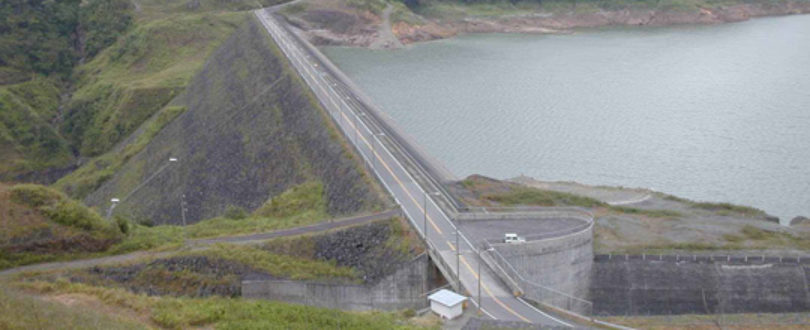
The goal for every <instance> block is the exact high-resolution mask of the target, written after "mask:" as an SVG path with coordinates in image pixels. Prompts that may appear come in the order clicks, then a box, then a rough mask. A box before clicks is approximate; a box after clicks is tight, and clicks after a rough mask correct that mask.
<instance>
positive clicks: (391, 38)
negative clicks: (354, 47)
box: [369, 4, 404, 49]
mask: <svg viewBox="0 0 810 330" xmlns="http://www.w3.org/2000/svg"><path fill="white" fill-rule="evenodd" d="M392 11H394V6H391V4H388V6H387V7H385V10H383V12H382V20H383V21H382V23H380V29H379V30H377V39H376V40H374V42H372V43H371V45H370V46H369V48H371V49H388V48H402V47H404V46H403V45H402V42H400V41H399V38H397V37H396V36H395V35H394V31H393V30H391V12H392Z"/></svg>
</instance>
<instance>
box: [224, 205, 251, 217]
mask: <svg viewBox="0 0 810 330" xmlns="http://www.w3.org/2000/svg"><path fill="white" fill-rule="evenodd" d="M225 217H226V218H228V219H231V220H242V219H244V218H247V212H246V211H245V209H243V208H241V207H239V206H236V205H228V206H227V207H225Z"/></svg>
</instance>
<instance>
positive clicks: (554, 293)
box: [485, 242, 593, 321]
mask: <svg viewBox="0 0 810 330" xmlns="http://www.w3.org/2000/svg"><path fill="white" fill-rule="evenodd" d="M485 244H486V245H485V246H486V247H487V249H486V251H487V252H488V255H490V256H491V257H492V259H493V261H494V262H495V267H492V268H493V269H497V271H499V272H500V273H501V274H502V278H506V279H507V280H506V281H505V282H507V283H506V284H507V285H509V284H510V283H512V284H513V285H510V287H512V286H514V287H515V288H517V291H518V293H520V295H522V296H524V297H527V298H529V299H531V300H535V301H537V302H538V303H540V304H542V305H547V306H549V307H551V308H554V309H557V310H562V311H563V312H565V313H567V314H571V315H572V316H575V317H579V318H582V319H587V320H591V321H592V320H593V302H590V301H588V300H585V299H582V298H578V297H574V296H572V295H570V294H567V293H565V292H562V291H559V290H556V289H553V288H550V287H547V286H544V285H542V284H539V283H535V282H533V281H530V280H528V279H526V278H525V277H523V275H521V274H520V272H518V271H517V270H516V269H515V267H514V266H512V264H511V263H510V262H509V261H508V260H506V258H505V257H504V256H503V255H501V253H500V252H498V249H497V248H495V247H494V246H492V245H491V244H490V243H488V242H487V243H485Z"/></svg>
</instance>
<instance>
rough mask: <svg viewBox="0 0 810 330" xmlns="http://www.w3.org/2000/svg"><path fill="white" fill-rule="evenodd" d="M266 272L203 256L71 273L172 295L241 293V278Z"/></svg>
mask: <svg viewBox="0 0 810 330" xmlns="http://www.w3.org/2000/svg"><path fill="white" fill-rule="evenodd" d="M248 276H250V277H257V276H264V277H266V276H269V275H267V274H265V273H263V272H261V271H258V270H256V269H253V268H251V267H250V266H247V265H244V264H241V263H237V262H233V261H228V260H222V259H215V258H210V257H206V256H180V257H172V258H166V259H158V260H155V261H152V262H150V263H148V264H136V265H131V266H121V267H93V268H90V269H88V270H86V271H82V272H78V273H75V274H74V275H73V276H72V277H71V281H72V282H80V283H87V284H93V285H106V286H121V287H124V288H126V289H128V290H130V291H132V292H135V293H145V294H147V295H150V296H151V295H172V296H190V297H207V296H214V295H216V296H226V297H238V296H241V295H242V285H241V282H242V279H243V278H245V277H248Z"/></svg>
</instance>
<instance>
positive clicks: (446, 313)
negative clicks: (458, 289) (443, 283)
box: [428, 289, 467, 320]
mask: <svg viewBox="0 0 810 330" xmlns="http://www.w3.org/2000/svg"><path fill="white" fill-rule="evenodd" d="M428 300H430V310H432V311H433V312H434V313H436V314H439V316H441V317H442V318H445V319H448V320H452V319H454V318H456V317H458V316H459V315H461V313H463V312H464V308H463V305H464V304H463V303H464V301H465V300H467V297H465V296H462V295H460V294H457V293H455V292H453V291H450V290H446V289H441V290H439V291H437V292H435V293H434V294H432V295H429V296H428Z"/></svg>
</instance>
